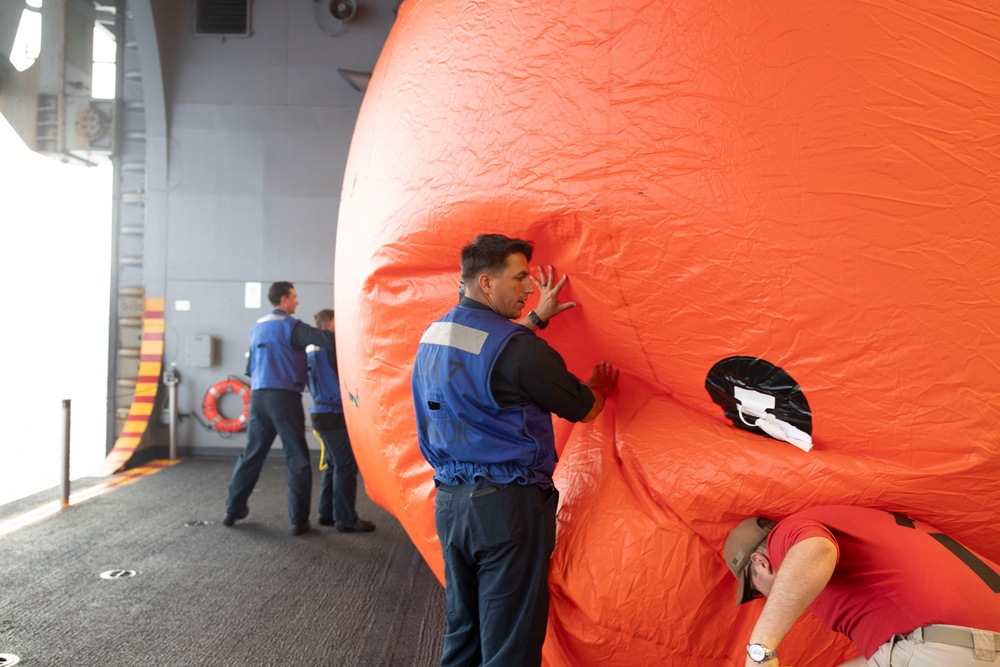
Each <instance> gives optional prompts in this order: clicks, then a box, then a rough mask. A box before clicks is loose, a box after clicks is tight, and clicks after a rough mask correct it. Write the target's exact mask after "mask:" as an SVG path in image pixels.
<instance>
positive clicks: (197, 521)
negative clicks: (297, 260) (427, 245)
mask: <svg viewBox="0 0 1000 667" xmlns="http://www.w3.org/2000/svg"><path fill="white" fill-rule="evenodd" d="M210 523H212V522H211V521H204V520H202V519H195V520H194V521H186V522H184V525H185V526H190V527H194V526H207V525H208V524H210Z"/></svg>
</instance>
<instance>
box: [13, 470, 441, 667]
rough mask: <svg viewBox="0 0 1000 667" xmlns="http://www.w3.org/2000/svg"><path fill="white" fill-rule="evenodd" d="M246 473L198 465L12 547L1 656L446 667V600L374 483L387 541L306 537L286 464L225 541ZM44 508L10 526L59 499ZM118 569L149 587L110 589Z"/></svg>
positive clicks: (49, 660)
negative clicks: (442, 661)
mask: <svg viewBox="0 0 1000 667" xmlns="http://www.w3.org/2000/svg"><path fill="white" fill-rule="evenodd" d="M233 464H234V460H232V459H189V460H185V461H183V462H181V463H179V464H177V465H175V466H172V467H170V468H166V469H164V470H162V471H160V472H158V473H156V474H154V475H151V476H148V477H144V478H142V479H140V480H138V481H135V482H132V483H130V484H126V485H123V486H121V487H118V488H116V489H114V490H112V491H110V492H109V493H107V494H105V495H102V496H99V497H96V498H93V499H91V500H88V501H86V502H84V503H81V504H79V505H74V506H72V507H69V508H67V509H64V510H62V511H60V512H59V513H58V514H56V515H55V516H52V517H50V518H47V519H44V520H42V521H39V522H37V523H35V524H32V525H29V526H26V527H24V528H21V529H19V530H17V531H14V532H12V533H10V534H8V535H6V536H0V655H2V654H12V655H16V656H18V657H19V658H20V664H22V665H25V667H35V666H52V667H68V666H72V665H101V666H106V667H117V666H131V665H137V666H139V665H142V666H144V667H145V666H149V665H219V666H228V665H233V666H235V665H240V666H244V665H282V666H285V665H291V666H300V665H301V666H309V665H338V666H339V665H345V666H355V665H358V666H362V665H372V666H381V665H399V666H411V665H412V666H420V665H428V666H429V665H434V664H437V661H438V659H439V656H440V649H441V640H442V636H443V633H444V591H443V589H442V587H441V586H440V584H439V583H438V581H437V579H436V578H435V577H434V576H433V574H432V573H431V571H430V569H429V568H428V567H427V565H426V563H424V561H423V559H422V558H421V557H420V555H419V553H418V552H417V550H416V548H415V547H414V546H413V544H412V543H411V542H410V540H409V538H408V537H407V535H406V533H405V531H403V529H402V527H401V526H400V525H399V523H398V522H397V521H396V520H395V519H394V518H392V517H391V516H390V515H389V514H387V513H386V512H385V511H384V510H382V509H381V508H379V507H377V506H375V505H374V504H373V503H371V502H370V501H369V500H368V498H367V497H366V496H364V494H363V485H361V487H362V488H359V498H358V513H359V514H360V515H361V517H362V518H365V519H369V520H372V521H374V522H375V523H376V524H377V526H378V529H377V530H376V531H375V532H374V533H368V534H358V535H355V534H344V533H338V532H336V531H334V530H333V529H331V528H327V527H322V526H315V529H316V530H315V531H314V532H313V533H311V534H309V535H305V536H302V537H292V536H291V535H289V533H288V528H289V526H288V514H287V500H286V498H287V496H286V487H285V466H284V461H283V460H282V459H281V458H277V459H272V460H269V461H268V463H267V464H266V465H265V468H264V472H263V474H262V475H261V479H260V482H259V483H258V485H257V489H256V490H255V491H254V493H253V495H252V496H251V499H250V510H251V513H250V516H249V517H248V518H247V519H246V520H244V521H241V522H240V523H238V524H237V525H236V526H235V527H233V528H225V527H223V526H222V524H221V517H222V505H223V502H224V500H225V494H226V486H227V483H228V480H229V476H230V474H231V472H232V468H233ZM90 481H91V482H93V481H96V480H90ZM77 486H80V484H79V483H77V484H75V485H74V491H75V490H76V487H77ZM313 487H314V503H313V515H314V516H315V495H316V493H318V488H319V480H318V477H317V478H316V479H314V481H313ZM45 496H46V494H39V495H38V496H36V497H32V498H28V499H25V500H23V501H19V502H18V503H14V504H11V505H5V506H3V507H0V520H3V519H6V518H9V517H10V516H11V515H12V514H13V513H15V512H22V511H24V510H26V509H30V507H31V505H32V504H36V505H37V504H40V503H41V502H43V501H45V500H51V499H54V498H57V497H58V494H57V492H56V490H53V492H51V493H50V494H49V496H48V497H45ZM191 524H193V525H191ZM111 570H134V571H135V572H136V575H135V576H132V577H128V578H120V579H103V578H101V576H100V575H101V574H102V573H104V572H107V571H111ZM0 664H3V663H2V662H0Z"/></svg>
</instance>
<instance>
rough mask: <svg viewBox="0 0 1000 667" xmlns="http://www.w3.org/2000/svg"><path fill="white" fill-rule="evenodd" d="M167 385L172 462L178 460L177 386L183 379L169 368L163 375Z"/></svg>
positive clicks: (174, 370)
mask: <svg viewBox="0 0 1000 667" xmlns="http://www.w3.org/2000/svg"><path fill="white" fill-rule="evenodd" d="M163 381H164V382H166V383H167V400H168V401H169V402H170V424H169V426H170V460H171V461H172V460H174V459H176V458H177V385H178V384H180V381H181V378H180V376H179V375H178V374H177V370H176V369H174V368H168V369H167V372H166V373H164V374H163Z"/></svg>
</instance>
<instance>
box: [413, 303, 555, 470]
mask: <svg viewBox="0 0 1000 667" xmlns="http://www.w3.org/2000/svg"><path fill="white" fill-rule="evenodd" d="M522 335H523V336H533V335H534V332H532V331H531V330H530V329H528V328H527V327H524V326H522V325H520V324H516V323H514V322H511V321H510V320H508V319H506V318H504V317H502V316H500V315H498V314H496V313H494V312H493V311H489V310H478V309H475V308H466V307H463V306H456V307H455V308H453V309H452V310H451V312H449V313H448V314H447V315H445V316H444V317H443V318H441V319H440V320H438V321H437V322H435V323H434V324H432V325H431V326H430V327H428V328H427V331H426V332H424V335H423V338H421V340H420V347H419V348H418V350H417V358H416V361H415V363H414V367H413V378H412V388H413V401H414V407H415V410H416V418H417V438H418V442H419V445H420V452H421V453H422V454H423V455H424V458H426V459H427V461H428V462H429V463H430V464H431V466H432V467H433V468H434V479H435V480H437V481H438V482H441V483H442V484H458V483H460V482H463V481H464V482H474V481H475V480H476V478H477V477H485V478H487V479H489V480H491V481H494V482H497V483H501V484H505V483H508V482H513V481H518V482H521V483H522V484H537V485H539V486H543V487H551V486H552V473H553V471H554V470H555V463H556V451H555V437H554V435H553V431H552V415H551V414H550V413H549V412H547V411H546V410H543V409H542V408H541V407H539V406H538V405H535V404H534V403H529V404H527V405H515V406H509V407H504V408H501V407H500V406H499V405H498V404H497V402H496V400H495V399H494V398H493V393H492V391H491V390H490V376H491V374H492V372H493V366H494V364H496V360H497V357H499V356H500V352H501V351H502V350H503V349H504V347H505V346H506V345H507V343H508V342H509V341H510V339H511V338H513V337H514V336H522Z"/></svg>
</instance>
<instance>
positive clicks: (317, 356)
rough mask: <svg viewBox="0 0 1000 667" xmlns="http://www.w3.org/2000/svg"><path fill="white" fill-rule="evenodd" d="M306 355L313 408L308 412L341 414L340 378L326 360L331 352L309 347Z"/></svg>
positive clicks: (342, 405)
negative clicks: (307, 356)
mask: <svg viewBox="0 0 1000 667" xmlns="http://www.w3.org/2000/svg"><path fill="white" fill-rule="evenodd" d="M306 353H307V354H308V355H309V393H310V394H312V398H313V406H312V407H311V408H310V409H309V411H310V412H327V413H331V414H335V415H339V414H343V412H344V404H343V402H342V401H341V398H340V378H338V377H337V371H335V370H333V367H332V366H331V365H330V361H329V359H328V358H327V355H328V354H330V353H331V351H329V350H324V349H322V348H319V347H316V346H315V345H310V346H309V347H307V348H306Z"/></svg>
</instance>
